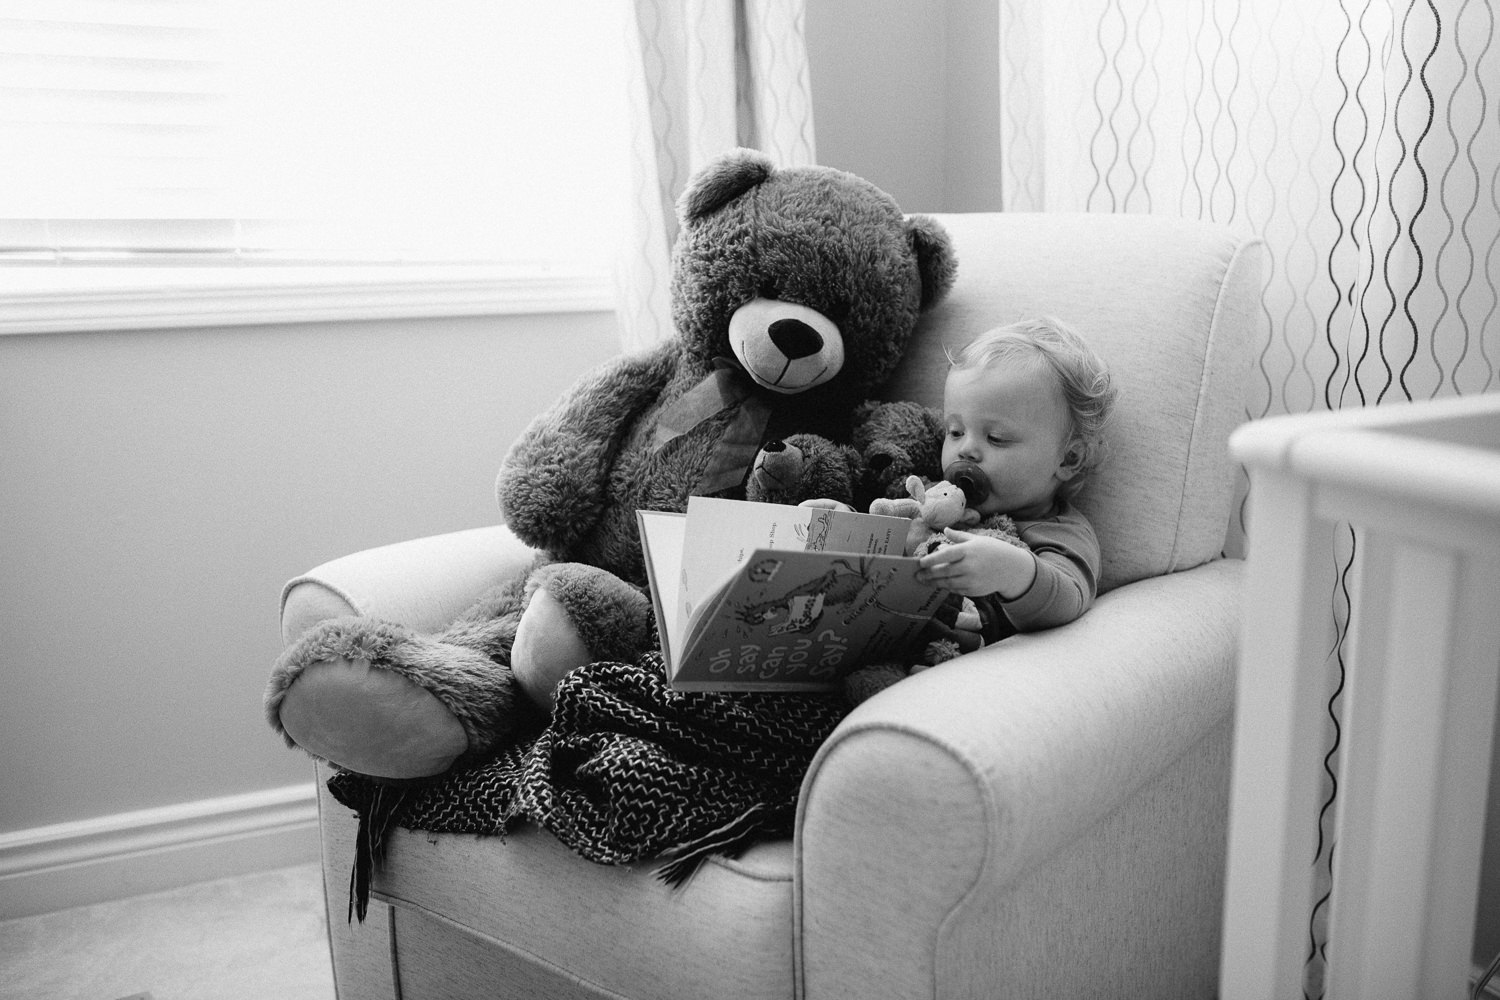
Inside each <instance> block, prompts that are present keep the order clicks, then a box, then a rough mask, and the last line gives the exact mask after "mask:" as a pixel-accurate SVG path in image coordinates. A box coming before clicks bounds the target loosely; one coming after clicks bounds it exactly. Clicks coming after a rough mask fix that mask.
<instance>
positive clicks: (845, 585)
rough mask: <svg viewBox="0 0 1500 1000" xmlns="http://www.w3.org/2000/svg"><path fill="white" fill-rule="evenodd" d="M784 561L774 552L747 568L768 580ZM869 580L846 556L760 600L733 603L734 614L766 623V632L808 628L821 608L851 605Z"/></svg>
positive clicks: (756, 579) (784, 632) (753, 575)
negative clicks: (801, 580)
mask: <svg viewBox="0 0 1500 1000" xmlns="http://www.w3.org/2000/svg"><path fill="white" fill-rule="evenodd" d="M785 562H786V560H785V559H778V558H776V557H774V556H767V557H765V558H763V559H760V560H757V561H756V562H755V563H754V564H753V565H751V566H750V568H749V577H750V579H751V580H752V581H754V582H755V583H770V582H772V581H773V580H774V579H775V578H776V575H777V573H778V572H779V571H780V569H781V567H782V566H783V565H784V564H785ZM861 562H862V563H863V562H864V560H861ZM869 582H870V578H869V576H868V575H867V573H866V571H865V567H864V566H857V567H856V566H851V565H850V564H849V561H848V560H847V559H837V560H835V561H834V563H833V565H831V566H830V567H829V568H828V571H827V572H826V573H824V574H823V575H821V576H819V577H817V578H815V579H812V580H807V581H805V582H803V583H799V584H797V585H796V586H793V587H789V588H788V589H786V590H785V591H781V592H777V593H775V594H774V595H773V596H772V597H770V598H769V599H767V600H764V601H757V602H755V603H740V604H738V605H736V606H735V608H734V616H735V618H737V619H738V620H739V621H742V622H745V623H747V624H749V625H753V626H768V627H767V629H766V632H767V634H768V635H789V634H792V633H797V632H811V631H812V630H813V629H815V628H817V626H818V624H819V623H820V622H821V621H822V619H823V612H824V610H825V609H829V610H831V609H832V608H835V607H839V606H844V605H852V604H853V603H854V602H855V601H856V600H857V599H858V598H859V595H860V593H861V592H862V591H863V590H864V589H865V585H866V584H867V583H869Z"/></svg>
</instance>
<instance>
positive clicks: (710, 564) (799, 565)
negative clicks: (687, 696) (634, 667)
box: [636, 497, 947, 691]
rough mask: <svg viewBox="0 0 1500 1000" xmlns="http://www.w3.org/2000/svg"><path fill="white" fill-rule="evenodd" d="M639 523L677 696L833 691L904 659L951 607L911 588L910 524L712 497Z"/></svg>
mask: <svg viewBox="0 0 1500 1000" xmlns="http://www.w3.org/2000/svg"><path fill="white" fill-rule="evenodd" d="M636 517H637V519H638V521H639V524H640V529H641V547H642V550H643V551H644V554H645V557H646V574H647V577H648V578H649V581H650V584H651V597H652V600H653V601H654V602H655V606H656V620H657V624H658V626H659V630H660V632H661V643H662V657H663V659H664V660H665V661H666V665H667V674H668V678H669V680H670V681H671V684H672V686H673V687H674V688H678V689H680V690H698V691H707V690H712V691H789V690H827V689H830V688H834V687H836V686H837V683H838V681H839V679H840V678H841V677H842V676H843V675H844V674H846V673H848V672H849V671H850V670H853V669H854V668H855V667H858V666H863V665H865V664H869V663H878V662H880V661H881V660H885V659H894V658H896V657H899V656H901V655H902V654H903V653H905V652H906V651H907V650H908V648H909V647H910V646H911V644H912V643H913V641H914V640H915V639H916V637H917V635H918V633H919V632H920V631H921V629H922V626H923V625H925V624H926V623H927V621H928V620H929V619H930V618H931V617H932V616H933V614H934V613H935V612H936V611H937V610H938V607H939V606H940V605H941V604H942V603H943V599H944V598H945V597H946V596H947V591H945V590H943V589H941V588H937V587H933V586H932V585H931V584H925V583H919V582H917V579H916V572H917V560H916V559H913V558H909V557H907V556H905V555H903V554H902V547H903V545H904V544H905V541H906V529H907V525H908V522H907V520H906V519H905V518H900V517H885V516H881V515H877V514H859V513H851V512H848V511H833V510H822V509H815V508H811V507H791V506H786V505H783V504H769V503H753V502H751V501H746V500H722V499H717V498H711V497H690V498H689V500H688V509H687V513H686V514H674V513H666V512H663V511H649V510H643V511H637V512H636Z"/></svg>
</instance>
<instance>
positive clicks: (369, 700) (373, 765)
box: [280, 659, 469, 778]
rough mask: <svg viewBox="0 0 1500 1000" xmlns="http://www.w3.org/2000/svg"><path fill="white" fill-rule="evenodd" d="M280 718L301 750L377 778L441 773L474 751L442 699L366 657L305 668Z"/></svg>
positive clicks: (426, 775)
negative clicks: (464, 755) (376, 665)
mask: <svg viewBox="0 0 1500 1000" xmlns="http://www.w3.org/2000/svg"><path fill="white" fill-rule="evenodd" d="M280 718H281V728H282V729H283V730H284V731H285V732H286V734H287V736H289V737H290V738H291V739H292V740H293V741H294V742H295V743H296V744H297V745H298V746H299V747H301V748H302V749H303V750H306V751H307V752H308V753H310V754H312V755H313V756H315V757H321V758H323V759H324V760H328V761H332V762H333V763H335V764H337V765H338V766H339V767H342V768H346V769H348V770H350V771H357V772H359V773H360V774H366V775H370V776H372V777H380V778H425V777H429V776H431V775H435V774H441V773H443V772H444V771H446V770H448V768H449V767H451V766H452V764H453V762H454V761H455V760H457V759H458V758H459V756H461V755H462V754H463V753H464V751H466V750H468V748H469V738H468V735H467V734H466V733H465V732H464V727H463V725H462V724H461V723H460V722H459V721H458V719H457V718H455V717H454V715H453V713H452V712H451V711H449V710H448V707H447V706H446V705H444V704H443V703H442V702H440V701H438V699H437V698H436V696H434V695H433V694H432V693H431V692H430V691H426V690H424V689H422V688H420V687H418V686H417V685H416V684H414V683H412V682H411V681H409V680H407V679H406V678H405V677H402V676H401V675H400V674H395V673H392V672H391V671H389V670H382V669H380V668H378V667H371V666H370V664H369V662H368V661H366V660H345V659H337V660H331V661H326V662H323V663H314V664H312V665H311V666H309V667H307V668H306V669H304V670H303V671H302V673H301V675H300V676H299V677H298V678H297V680H296V682H295V683H294V684H293V685H292V687H291V689H290V690H289V691H288V692H287V697H286V698H284V699H283V700H282V703H281V712H280Z"/></svg>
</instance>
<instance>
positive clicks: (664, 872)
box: [656, 802, 766, 889]
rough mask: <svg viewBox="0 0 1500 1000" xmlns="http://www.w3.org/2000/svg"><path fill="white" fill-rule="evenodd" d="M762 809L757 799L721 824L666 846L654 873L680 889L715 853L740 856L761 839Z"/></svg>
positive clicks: (763, 811) (763, 809)
mask: <svg viewBox="0 0 1500 1000" xmlns="http://www.w3.org/2000/svg"><path fill="white" fill-rule="evenodd" d="M765 812H766V807H765V805H764V804H763V803H759V802H757V803H756V804H755V805H753V806H751V807H750V808H749V809H746V810H745V811H744V812H742V813H740V814H739V815H738V816H736V817H735V818H734V819H732V820H730V821H729V822H728V823H725V824H724V825H723V826H721V827H718V828H717V829H714V830H710V831H709V832H707V833H705V834H703V835H702V836H699V837H694V838H693V839H692V840H689V841H685V842H683V843H681V844H677V845H675V846H673V847H670V848H668V849H667V850H665V851H663V852H662V853H661V857H663V858H666V859H667V860H666V861H664V862H663V863H662V864H661V866H660V867H658V868H657V869H656V877H657V878H658V879H660V880H661V881H663V882H665V883H666V884H667V885H669V886H671V887H672V888H673V889H680V888H682V887H683V886H685V885H687V884H688V882H689V881H690V880H691V879H692V877H693V876H694V875H695V874H697V872H698V868H699V867H700V866H701V865H702V864H703V862H705V861H707V860H708V859H709V858H711V857H713V856H714V855H719V856H721V857H726V858H737V857H739V856H740V855H741V854H743V853H745V851H746V850H748V849H749V848H750V846H751V845H752V844H754V843H755V842H756V841H757V840H758V839H760V835H761V832H762V831H761V825H762V823H761V821H762V818H763V816H764V814H765Z"/></svg>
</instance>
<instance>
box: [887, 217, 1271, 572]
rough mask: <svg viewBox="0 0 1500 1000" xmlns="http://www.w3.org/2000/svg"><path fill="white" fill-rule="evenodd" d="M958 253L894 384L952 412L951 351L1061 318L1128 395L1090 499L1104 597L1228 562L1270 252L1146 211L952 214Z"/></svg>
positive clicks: (1088, 490) (891, 391)
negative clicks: (989, 333)
mask: <svg viewBox="0 0 1500 1000" xmlns="http://www.w3.org/2000/svg"><path fill="white" fill-rule="evenodd" d="M937 218H938V219H939V220H940V221H941V222H942V223H943V225H944V226H945V227H947V229H948V232H949V234H950V235H951V236H952V238H953V243H954V247H955V250H956V252H957V255H958V280H957V282H956V284H955V285H954V288H953V290H952V292H950V293H949V295H948V296H947V298H945V299H944V300H943V301H942V302H941V303H939V304H938V305H937V306H936V307H935V308H934V309H932V310H931V311H930V312H928V313H927V314H926V315H925V316H924V317H923V320H922V323H921V325H920V327H919V328H918V330H917V333H916V336H915V337H914V338H913V342H912V345H911V347H910V349H909V350H908V355H907V358H906V360H905V361H904V362H903V364H902V367H901V369H900V370H899V371H898V373H897V375H896V377H895V379H894V380H893V381H892V382H891V383H890V385H889V386H888V387H887V389H886V396H887V397H888V398H891V399H916V400H919V401H921V402H924V403H927V404H929V405H931V406H941V405H942V396H943V379H944V376H945V374H946V372H947V359H946V356H945V354H944V348H945V346H947V345H957V344H961V343H963V342H965V341H967V340H969V339H970V338H972V337H974V336H975V335H976V334H979V333H982V332H984V331H985V330H988V329H991V328H992V327H996V326H1000V325H1002V324H1005V323H1009V322H1013V321H1015V320H1019V319H1024V318H1028V317H1034V316H1040V315H1048V316H1054V317H1056V318H1057V319H1059V320H1061V321H1063V322H1064V323H1066V324H1067V325H1069V326H1071V327H1072V328H1073V329H1075V330H1077V331H1078V333H1079V334H1080V335H1082V336H1083V337H1084V338H1086V339H1087V340H1088V341H1089V343H1090V344H1092V345H1093V346H1094V348H1095V350H1097V351H1098V352H1099V353H1100V355H1102V356H1103V358H1104V360H1105V362H1106V363H1107V364H1108V365H1109V366H1110V369H1111V371H1112V372H1113V374H1114V377H1115V380H1116V384H1117V385H1118V386H1119V389H1120V398H1119V403H1118V406H1117V408H1116V411H1115V419H1114V421H1113V424H1112V425H1111V428H1110V431H1109V435H1108V447H1107V450H1106V457H1105V460H1104V463H1103V465H1102V466H1101V467H1100V468H1099V469H1098V470H1097V471H1096V473H1095V474H1094V476H1093V477H1092V478H1091V479H1090V481H1089V483H1088V485H1087V486H1086V487H1085V488H1084V490H1083V492H1082V493H1081V494H1080V496H1079V497H1078V501H1077V502H1078V506H1079V508H1080V509H1082V510H1083V512H1084V513H1085V514H1087V515H1088V516H1089V518H1090V520H1092V522H1093V524H1094V527H1095V529H1096V530H1097V531H1098V533H1099V540H1100V544H1101V546H1102V548H1103V563H1104V565H1103V573H1102V575H1101V580H1100V589H1101V591H1103V590H1109V589H1111V588H1113V587H1117V586H1119V585H1121V584H1124V583H1129V582H1131V581H1134V580H1140V579H1144V578H1146V577H1150V576H1156V575H1158V574H1161V573H1167V572H1171V571H1173V570H1178V569H1186V568H1188V567H1191V566H1196V565H1198V564H1200V563H1203V562H1207V561H1208V560H1210V559H1213V558H1215V557H1217V556H1218V555H1219V554H1220V553H1221V552H1222V550H1223V546H1224V537H1225V529H1226V527H1227V525H1228V515H1229V503H1230V495H1231V490H1232V486H1233V470H1232V466H1231V463H1230V461H1229V452H1228V438H1229V432H1230V431H1231V430H1232V429H1233V428H1234V427H1235V426H1236V425H1237V424H1238V423H1240V422H1241V420H1243V419H1244V399H1243V386H1244V373H1245V371H1246V370H1247V369H1248V367H1249V365H1250V345H1251V342H1252V340H1253V336H1254V332H1255V329H1256V324H1257V323H1258V322H1259V320H1260V316H1261V311H1260V291H1261V278H1260V244H1259V241H1257V240H1253V239H1246V238H1243V237H1239V236H1236V235H1235V234H1233V233H1231V232H1230V231H1228V230H1226V229H1222V228H1219V227H1217V226H1212V225H1206V224H1203V223H1199V222H1188V221H1182V220H1175V219H1167V218H1160V217H1155V216H1144V215H1084V214H1052V213H1048V214H1027V213H1003V214H964V215H939V216H937Z"/></svg>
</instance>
